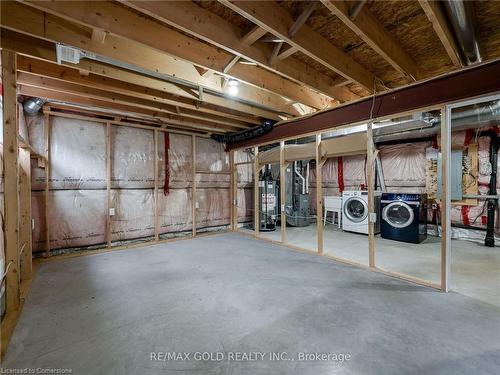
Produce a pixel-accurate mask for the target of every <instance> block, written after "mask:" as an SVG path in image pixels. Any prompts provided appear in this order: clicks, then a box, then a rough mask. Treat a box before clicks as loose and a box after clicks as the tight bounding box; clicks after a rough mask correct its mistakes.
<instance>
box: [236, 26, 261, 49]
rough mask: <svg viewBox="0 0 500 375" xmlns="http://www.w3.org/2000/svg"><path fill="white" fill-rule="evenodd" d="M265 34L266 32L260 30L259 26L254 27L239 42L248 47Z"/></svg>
mask: <svg viewBox="0 0 500 375" xmlns="http://www.w3.org/2000/svg"><path fill="white" fill-rule="evenodd" d="M266 34H267V31H266V30H264V29H263V28H261V27H259V26H255V27H254V28H253V29H252V30H250V31H249V32H248V33H246V34H245V35H244V36H243V38H241V42H242V43H243V44H247V45H249V46H250V45H252V44H254V43H255V42H256V41H257V40H259V39H260V38H262V37H263V36H264V35H266Z"/></svg>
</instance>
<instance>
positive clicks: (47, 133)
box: [43, 113, 50, 257]
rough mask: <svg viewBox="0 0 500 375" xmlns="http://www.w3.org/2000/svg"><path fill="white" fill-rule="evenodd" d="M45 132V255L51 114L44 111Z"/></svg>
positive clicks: (47, 222)
mask: <svg viewBox="0 0 500 375" xmlns="http://www.w3.org/2000/svg"><path fill="white" fill-rule="evenodd" d="M43 134H44V142H45V212H44V213H45V256H46V257H48V256H50V228H49V205H50V203H49V202H50V199H49V193H50V191H49V187H50V115H49V114H48V113H44V122H43Z"/></svg>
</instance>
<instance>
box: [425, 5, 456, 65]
mask: <svg viewBox="0 0 500 375" xmlns="http://www.w3.org/2000/svg"><path fill="white" fill-rule="evenodd" d="M418 2H419V3H420V6H421V7H422V9H423V11H424V12H425V15H426V16H427V18H428V19H429V21H430V22H431V24H432V27H433V28H434V31H435V32H436V35H437V36H438V38H439V40H440V41H441V44H442V45H443V47H444V49H445V50H446V53H447V54H448V56H449V57H450V60H451V62H452V63H453V65H455V66H458V67H461V66H462V61H461V59H460V53H459V52H458V51H459V50H458V46H457V43H456V42H455V38H454V37H453V32H452V31H451V30H450V28H449V26H448V22H447V20H446V17H445V15H444V13H443V11H442V10H441V8H440V5H439V2H438V1H434V0H418Z"/></svg>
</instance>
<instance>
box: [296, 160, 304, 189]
mask: <svg viewBox="0 0 500 375" xmlns="http://www.w3.org/2000/svg"><path fill="white" fill-rule="evenodd" d="M297 164H298V163H297V162H294V163H293V165H294V171H295V174H296V175H297V177H299V178H300V179H301V181H302V194H305V191H306V179H305V178H304V176H302V175H301V174H300V172H299V167H298V166H297Z"/></svg>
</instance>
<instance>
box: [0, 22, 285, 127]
mask: <svg viewBox="0 0 500 375" xmlns="http://www.w3.org/2000/svg"><path fill="white" fill-rule="evenodd" d="M1 32H2V35H1V37H2V47H3V48H7V49H10V50H13V51H15V52H17V53H18V54H22V55H26V56H32V57H34V58H36V60H34V59H32V60H33V61H37V60H42V61H45V62H52V63H53V62H55V61H56V53H55V47H54V45H53V44H52V43H50V42H46V41H44V40H41V39H36V38H33V37H30V36H27V35H22V34H18V33H15V32H12V31H9V30H4V29H2V30H1ZM21 61H22V60H21ZM33 61H32V62H31V64H34V62H33ZM65 65H66V66H67V67H69V68H75V69H78V70H79V71H82V72H86V74H87V75H88V74H90V73H93V74H94V75H96V76H98V77H102V78H103V79H105V80H106V78H108V79H112V80H117V81H122V82H127V83H128V84H131V85H136V86H140V87H142V90H140V92H142V91H146V92H147V91H148V89H151V90H152V91H151V93H154V95H156V96H158V97H162V96H165V97H166V98H169V97H170V98H172V99H175V100H176V101H178V102H181V103H192V102H194V100H196V99H197V96H196V94H195V93H194V92H193V91H192V90H191V89H189V88H188V87H186V86H182V85H180V84H174V83H171V82H165V81H163V80H160V79H157V78H153V77H148V76H144V75H141V74H138V73H135V72H131V71H129V70H123V69H120V68H118V67H113V66H110V65H107V64H104V63H101V62H98V61H92V60H86V59H84V60H81V61H80V63H79V64H76V65H74V64H69V63H67V64H65ZM35 67H36V65H35V66H34V67H33V69H34V68H35ZM28 69H29V68H28ZM60 73H61V74H68V73H67V72H60ZM155 91H159V92H161V93H163V94H160V93H155ZM204 100H205V103H206V104H207V105H212V106H214V108H221V109H222V110H225V111H231V112H232V113H234V114H237V115H243V116H244V115H251V116H256V117H263V118H269V119H275V120H278V119H279V117H278V113H277V112H275V111H269V110H266V109H263V108H260V107H254V106H251V105H248V104H245V103H242V102H239V101H236V100H231V99H227V98H225V97H223V96H219V95H214V94H212V93H208V92H206V91H205V93H204Z"/></svg>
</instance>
